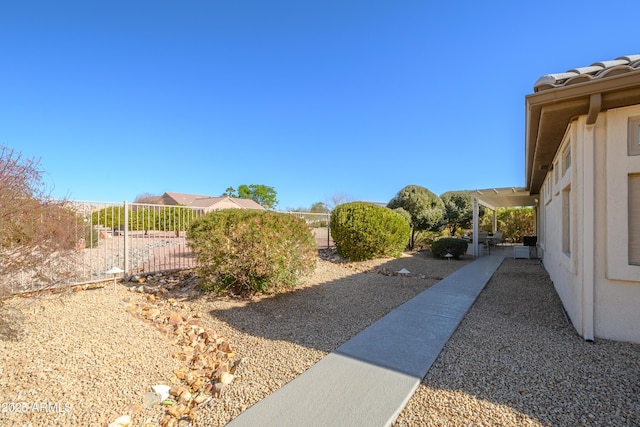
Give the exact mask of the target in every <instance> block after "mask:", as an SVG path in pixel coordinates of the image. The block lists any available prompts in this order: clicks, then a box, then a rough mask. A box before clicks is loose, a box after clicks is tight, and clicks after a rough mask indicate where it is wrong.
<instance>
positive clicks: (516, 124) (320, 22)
mask: <svg viewBox="0 0 640 427" xmlns="http://www.w3.org/2000/svg"><path fill="white" fill-rule="evenodd" d="M638 12H640V3H638V2H637V0H635V1H615V0H613V1H609V2H604V3H603V2H602V1H591V0H586V1H565V2H544V1H526V0H524V1H513V0H503V1H484V2H478V1H458V2H451V1H448V2H443V1H438V2H435V1H429V0H420V1H417V0H407V1H397V0H367V1H360V0H350V1H345V0H339V1H338V0H322V1H319V0H318V1H313V0H309V1H278V0H269V1H243V0H233V1H232V0H198V1H195V0H180V1H172V0H153V1H147V0H127V1H121V0H109V1H75V2H74V1H67V0H59V1H50V0H46V1H31V0H20V1H4V2H2V5H0V58H1V61H0V144H2V145H5V146H8V147H9V148H12V149H14V150H16V151H18V152H21V153H22V154H23V155H25V156H28V157H35V158H39V159H40V160H41V166H42V168H43V169H44V170H46V172H47V182H48V183H49V184H51V185H54V186H55V189H54V194H55V195H56V196H65V197H68V198H71V199H76V200H101V201H123V200H128V201H133V200H134V199H135V197H136V195H138V194H141V193H152V194H162V193H163V192H165V191H174V192H184V193H195V194H207V195H220V194H221V193H222V192H224V190H225V189H226V188H227V187H229V186H233V187H235V188H237V187H238V185H240V184H264V185H269V186H272V187H274V188H275V190H276V191H277V194H278V199H279V201H280V204H279V206H278V208H280V209H288V208H298V207H309V206H310V205H311V204H312V203H313V202H316V201H326V200H328V199H330V198H331V197H332V196H333V195H335V194H344V195H347V196H348V197H349V198H351V199H353V200H368V201H381V202H386V201H388V200H389V199H391V198H392V197H393V196H394V195H395V194H396V193H397V192H398V191H399V190H400V189H401V188H402V187H404V186H405V185H408V184H417V185H421V186H424V187H426V188H428V189H430V190H431V191H433V192H434V193H436V194H438V195H439V194H442V193H443V192H445V191H449V190H461V189H475V188H490V187H509V186H523V185H524V121H525V104H524V98H525V95H527V94H529V93H531V92H532V88H533V84H534V82H535V81H536V80H537V79H538V78H539V77H540V76H541V75H543V74H547V73H554V72H563V71H566V70H568V69H570V68H574V67H579V66H586V65H590V64H591V63H593V62H597V61H600V60H607V59H613V58H615V57H618V56H623V55H628V54H636V53H640V43H639V41H640V36H639V35H638V21H637V17H638Z"/></svg>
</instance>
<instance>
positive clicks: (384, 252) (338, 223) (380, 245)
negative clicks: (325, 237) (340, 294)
mask: <svg viewBox="0 0 640 427" xmlns="http://www.w3.org/2000/svg"><path fill="white" fill-rule="evenodd" d="M330 228H331V236H332V237H333V241H334V242H335V244H336V249H337V250H338V253H339V254H340V255H342V256H343V257H345V258H347V259H350V260H352V261H362V260H367V259H373V258H378V257H399V256H400V255H402V251H403V250H404V248H405V247H406V246H407V242H408V241H409V236H410V234H411V227H410V226H409V223H408V222H407V220H406V219H405V218H404V217H403V216H402V215H400V214H399V213H397V212H394V211H392V210H391V209H388V208H383V207H381V206H377V205H374V204H372V203H366V202H351V203H345V204H342V205H339V206H338V207H336V208H335V209H334V210H333V212H332V213H331V221H330Z"/></svg>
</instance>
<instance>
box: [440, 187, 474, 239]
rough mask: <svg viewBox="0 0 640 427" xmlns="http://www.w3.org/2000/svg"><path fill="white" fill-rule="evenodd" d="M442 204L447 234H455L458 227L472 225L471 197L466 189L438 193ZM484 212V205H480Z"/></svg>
mask: <svg viewBox="0 0 640 427" xmlns="http://www.w3.org/2000/svg"><path fill="white" fill-rule="evenodd" d="M440 199H442V203H443V204H444V222H445V226H446V227H447V228H448V229H449V235H450V236H455V235H456V231H458V230H459V229H469V228H471V227H472V226H473V199H472V198H471V195H470V194H469V193H467V192H466V191H449V192H447V193H444V194H442V195H440ZM480 208H481V210H482V213H484V207H483V206H481V207H480Z"/></svg>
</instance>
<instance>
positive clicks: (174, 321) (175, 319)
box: [169, 311, 184, 326]
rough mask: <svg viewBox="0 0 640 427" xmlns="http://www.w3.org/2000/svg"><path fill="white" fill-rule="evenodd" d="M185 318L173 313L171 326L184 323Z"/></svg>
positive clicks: (170, 317)
mask: <svg viewBox="0 0 640 427" xmlns="http://www.w3.org/2000/svg"><path fill="white" fill-rule="evenodd" d="M183 320H184V319H183V318H182V316H180V315H179V314H178V313H176V312H175V311H173V312H171V314H170V315H169V324H170V325H174V326H175V325H179V324H180V323H182V322H183Z"/></svg>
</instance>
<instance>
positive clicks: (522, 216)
mask: <svg viewBox="0 0 640 427" xmlns="http://www.w3.org/2000/svg"><path fill="white" fill-rule="evenodd" d="M497 215H498V229H499V230H500V231H502V233H503V234H504V236H508V237H511V238H513V239H514V241H516V242H521V241H522V238H523V237H524V236H532V235H533V234H534V233H535V226H534V211H533V208H529V207H525V208H504V209H498V214H497Z"/></svg>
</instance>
